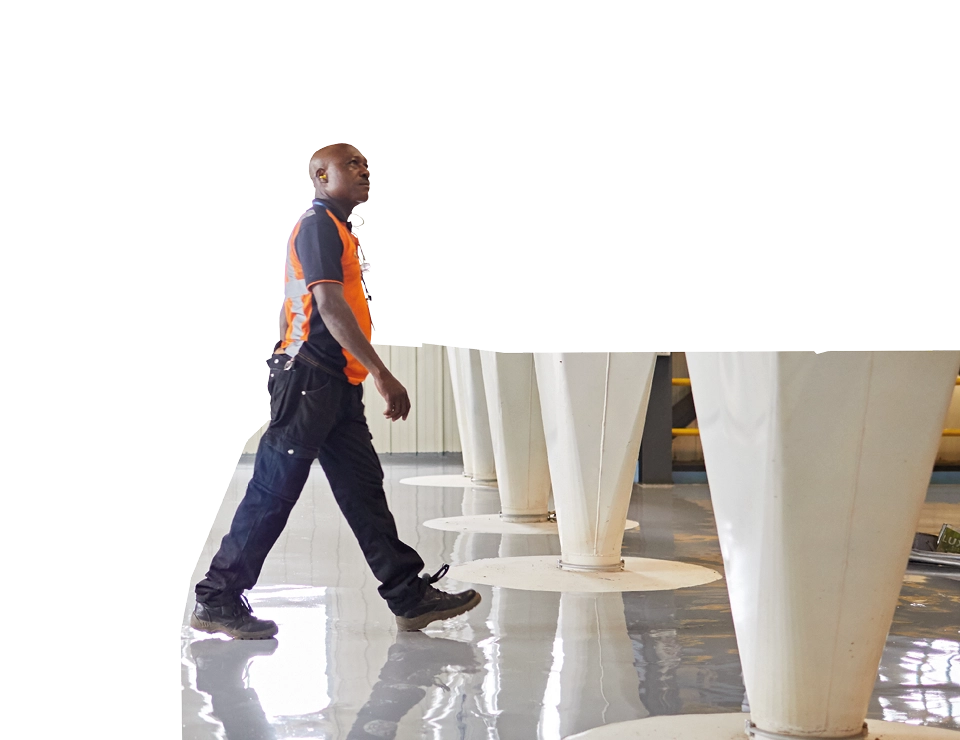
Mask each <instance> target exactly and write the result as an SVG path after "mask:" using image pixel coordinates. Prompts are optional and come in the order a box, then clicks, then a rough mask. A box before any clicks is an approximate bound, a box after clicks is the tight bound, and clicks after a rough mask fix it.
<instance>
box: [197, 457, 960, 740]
mask: <svg viewBox="0 0 960 740" xmlns="http://www.w3.org/2000/svg"><path fill="white" fill-rule="evenodd" d="M382 459H383V467H384V473H385V475H386V484H385V485H386V488H387V495H388V497H389V499H390V506H391V508H392V510H393V512H394V515H395V517H396V519H397V525H398V527H399V530H400V534H401V537H403V538H404V539H405V540H406V541H407V542H409V543H410V544H411V545H413V546H415V547H416V548H417V550H418V551H419V552H420V554H421V556H422V557H423V559H424V561H425V562H426V566H427V568H428V569H429V570H430V571H431V572H433V571H434V570H435V569H436V568H438V567H439V566H440V565H441V563H443V562H449V563H459V562H464V561H468V560H474V559H477V558H488V557H498V556H503V557H508V556H517V555H548V554H559V552H560V542H559V538H558V537H556V536H526V537H522V536H516V535H494V534H458V533H454V532H442V531H439V530H433V529H428V528H426V527H424V526H423V525H422V522H424V521H426V520H428V519H433V518H437V517H443V516H457V515H460V514H468V513H469V514H483V513H495V512H497V511H498V510H499V506H498V499H497V494H496V492H491V491H478V490H476V489H453V488H428V487H411V486H407V485H401V484H400V483H399V481H400V479H402V478H407V477H411V476H415V475H437V474H442V473H458V472H460V471H462V465H461V463H460V461H459V459H458V458H457V457H456V456H440V455H433V456H425V455H420V456H384V457H383V458H382ZM252 470H253V467H252V464H250V463H249V462H241V463H240V465H238V467H237V470H236V474H235V475H234V478H233V481H232V482H231V485H230V489H229V491H228V492H227V495H226V497H225V499H224V503H223V506H222V508H221V510H220V513H219V514H218V516H217V520H216V522H215V523H214V525H213V528H212V530H211V533H210V537H209V538H208V540H207V544H206V546H205V547H204V550H203V553H202V555H201V556H200V560H199V562H198V564H197V570H196V573H195V574H194V579H193V581H194V582H195V581H196V580H197V578H199V577H200V576H202V573H203V572H204V571H205V570H206V567H207V565H208V564H209V562H210V558H211V557H212V556H213V553H214V552H215V550H216V548H217V547H218V545H219V542H220V538H221V537H222V536H223V534H224V533H225V532H226V530H227V528H228V526H229V523H230V518H231V516H232V514H233V511H234V509H235V508H236V506H237V504H238V503H239V502H240V499H241V497H242V496H243V492H244V488H245V486H246V483H247V481H248V480H249V478H250V475H251V473H252ZM629 516H630V518H631V519H635V520H638V521H639V522H640V524H641V526H640V529H639V530H634V531H631V532H627V533H626V534H625V536H624V554H625V555H635V556H642V557H654V558H664V559H671V560H680V561H684V562H690V563H695V564H697V565H704V566H706V567H710V568H714V569H716V570H719V571H720V572H722V571H723V565H722V561H721V557H720V550H719V546H718V544H717V537H716V529H715V526H714V522H713V516H712V512H711V507H710V499H709V493H708V490H707V487H706V486H705V485H677V486H672V487H636V488H635V491H634V496H633V501H632V503H631V507H630V513H629ZM951 520H953V521H955V522H958V521H960V485H934V486H931V487H930V491H929V494H928V505H927V508H926V510H925V515H924V519H923V520H922V522H921V529H924V530H925V531H939V526H940V524H942V523H943V522H944V521H951ZM439 585H441V586H442V587H444V588H445V589H447V590H459V589H460V588H467V587H470V585H467V584H461V583H458V582H456V581H454V580H452V579H451V578H449V577H447V578H445V579H444V580H443V581H441V582H440V584H439ZM376 587H377V582H376V581H375V580H374V578H373V576H372V575H371V574H370V572H369V571H368V570H367V567H366V564H365V562H364V561H363V558H362V556H361V554H360V550H359V548H358V546H357V544H356V542H355V540H354V539H353V535H352V533H351V532H350V530H349V529H348V528H347V526H346V524H345V523H344V522H343V519H342V517H341V515H340V512H339V510H338V509H337V507H336V503H335V502H334V500H333V497H332V495H331V494H330V491H329V488H328V487H327V483H326V479H325V478H324V476H323V472H322V471H321V470H320V469H319V467H317V466H314V468H313V470H312V472H311V476H310V479H309V481H308V483H307V487H306V488H305V490H304V493H303V496H302V498H301V500H300V502H299V503H298V504H297V507H296V508H295V510H294V512H293V514H292V516H291V518H290V522H289V524H288V526H287V529H286V531H285V532H284V534H283V536H282V537H281V539H280V541H279V542H278V543H277V545H276V547H275V548H274V550H273V552H272V553H271V554H270V556H269V558H268V559H267V562H266V564H265V566H264V569H263V573H262V575H261V579H260V584H259V585H258V587H257V588H256V589H254V590H253V591H252V592H251V593H250V594H249V598H250V602H251V604H252V605H253V607H254V610H255V613H256V614H257V615H258V616H261V617H264V618H268V619H273V620H275V621H276V622H277V623H278V624H279V626H280V633H279V635H278V636H277V638H276V639H275V640H267V641H232V640H226V639H219V638H217V637H212V636H210V635H205V634H202V633H198V632H194V631H193V630H192V629H190V628H189V627H188V626H186V624H187V617H188V615H189V611H190V610H191V609H192V606H193V602H192V596H191V598H189V599H188V603H186V604H185V609H184V621H183V624H184V627H183V631H182V681H183V738H184V740H201V739H202V740H208V739H211V740H212V739H213V738H218V739H220V740H223V739H225V740H254V739H256V740H260V739H263V738H328V739H330V740H335V739H339V738H349V739H350V740H360V739H362V738H398V739H403V738H431V739H437V740H439V739H442V738H462V739H467V740H469V739H472V738H478V739H479V738H486V739H487V740H490V739H493V738H500V740H534V739H543V740H555V739H558V738H563V737H566V736H568V735H571V734H574V733H576V732H580V731H583V730H587V729H590V728H592V727H596V726H598V725H602V724H608V723H611V722H620V721H624V720H630V719H640V718H643V717H647V716H653V715H664V714H688V713H702V712H723V711H729V712H739V711H741V710H743V709H746V708H747V707H745V706H744V704H745V701H746V697H745V696H744V688H743V683H742V680H741V677H740V664H739V659H738V655H737V645H736V640H735V638H734V634H733V623H732V620H731V617H730V609H729V603H728V600H727V594H726V586H725V582H724V581H722V580H721V581H717V582H716V583H711V584H707V585H703V586H697V587H693V588H688V589H681V590H677V591H670V592H654V593H636V592H634V593H623V594H620V593H609V594H576V593H564V594H556V593H545V592H535V591H520V590H508V589H499V588H493V587H489V586H478V587H476V588H477V590H478V591H480V593H481V594H482V596H483V602H482V603H481V604H480V606H478V607H477V608H476V609H474V610H473V611H472V612H470V613H468V614H466V615H463V616H461V617H458V618H457V619H454V620H451V621H449V622H446V623H440V624H435V625H432V626H431V627H429V628H428V629H427V630H425V631H424V632H422V633H412V634H407V633H397V631H396V626H395V623H394V621H393V616H392V615H391V613H390V611H389V610H388V609H387V607H386V605H385V604H384V603H383V601H382V600H381V599H380V597H379V596H378V595H377V592H376ZM869 717H871V718H875V719H885V720H889V721H900V722H909V723H913V724H926V725H934V726H939V727H943V728H945V729H954V730H960V580H958V578H957V577H954V578H950V577H946V576H945V575H944V574H943V572H942V570H939V569H937V568H936V567H928V568H913V567H911V568H910V570H909V571H908V575H907V577H906V579H905V581H904V586H903V591H902V592H901V597H900V604H899V606H898V608H897V612H896V616H895V618H894V623H893V626H892V628H891V634H890V636H889V638H888V640H887V648H886V651H885V653H884V658H883V663H882V665H881V669H880V675H879V677H878V681H877V686H876V690H875V692H874V696H873V700H872V701H871V705H870V712H869ZM958 738H960V735H958Z"/></svg>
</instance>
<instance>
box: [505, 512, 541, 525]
mask: <svg viewBox="0 0 960 740" xmlns="http://www.w3.org/2000/svg"><path fill="white" fill-rule="evenodd" d="M500 518H501V519H502V520H503V521H504V522H506V523H507V524H537V523H538V522H548V521H550V515H549V514H548V513H547V512H546V511H545V512H543V513H542V514H504V513H502V512H501V514H500Z"/></svg>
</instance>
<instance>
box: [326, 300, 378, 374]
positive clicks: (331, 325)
mask: <svg viewBox="0 0 960 740" xmlns="http://www.w3.org/2000/svg"><path fill="white" fill-rule="evenodd" d="M320 318H322V319H323V323H324V325H325V326H326V327H327V329H328V330H329V331H330V334H331V335H332V336H333V338H334V339H336V340H337V342H339V343H340V346H341V347H343V348H344V349H345V350H347V352H349V353H350V354H351V355H353V356H354V357H356V358H357V361H358V362H359V363H360V364H361V365H363V366H364V367H365V368H366V369H367V371H368V372H369V373H370V374H371V375H373V376H374V377H377V376H379V375H381V374H383V373H385V372H389V371H388V370H387V366H386V365H384V364H383V362H382V361H381V360H380V357H379V356H378V355H377V352H376V350H375V349H374V348H373V346H372V345H371V344H370V342H368V341H367V338H366V337H365V336H364V335H363V332H362V331H361V330H360V325H359V324H358V323H357V319H356V317H355V316H354V315H353V312H352V311H351V310H350V306H348V305H347V302H346V301H344V300H339V301H337V300H331V301H326V302H324V304H323V306H322V307H321V308H320Z"/></svg>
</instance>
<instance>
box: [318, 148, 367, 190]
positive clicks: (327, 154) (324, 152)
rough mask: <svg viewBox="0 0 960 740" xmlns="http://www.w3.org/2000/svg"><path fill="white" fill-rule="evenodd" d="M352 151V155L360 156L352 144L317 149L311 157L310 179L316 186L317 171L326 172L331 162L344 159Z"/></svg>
mask: <svg viewBox="0 0 960 740" xmlns="http://www.w3.org/2000/svg"><path fill="white" fill-rule="evenodd" d="M348 150H350V152H351V153H353V152H355V153H357V154H359V153H360V152H358V151H357V150H356V148H355V147H353V146H351V145H350V144H331V145H330V146H325V147H323V149H317V151H315V152H314V153H313V156H312V157H310V179H311V180H312V181H313V184H314V186H316V184H317V170H321V169H323V170H325V169H327V168H328V167H329V166H330V163H331V161H333V160H335V159H338V158H340V157H342V156H343V155H344V154H346V153H347V152H348Z"/></svg>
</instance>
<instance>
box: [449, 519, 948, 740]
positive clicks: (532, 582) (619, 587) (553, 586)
mask: <svg viewBox="0 0 960 740" xmlns="http://www.w3.org/2000/svg"><path fill="white" fill-rule="evenodd" d="M513 526H527V527H534V526H537V527H542V526H544V525H543V524H535V525H534V524H527V525H521V524H515V525H513ZM624 561H625V562H624V567H623V570H617V571H608V572H602V571H592V572H590V571H582V570H581V571H577V570H566V569H563V568H558V567H557V556H556V555H526V556H518V557H509V558H491V559H484V560H473V561H470V562H468V563H461V564H460V565H451V566H450V572H449V573H448V574H447V578H448V579H450V580H457V581H461V582H463V583H479V584H482V585H486V586H498V587H500V588H515V589H519V590H522V591H560V592H563V591H577V592H581V593H604V592H609V591H672V590H674V589H678V588H689V587H691V586H700V585H703V584H707V583H713V582H714V581H718V580H720V578H721V577H722V576H721V575H720V574H719V573H717V572H716V571H715V570H710V569H709V568H704V567H702V566H700V565H692V564H690V563H680V562H677V561H674V560H653V559H650V558H634V557H628V558H625V559H624ZM740 732H741V734H742V733H743V722H742V721H741V722H740ZM955 740H960V739H955Z"/></svg>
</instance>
